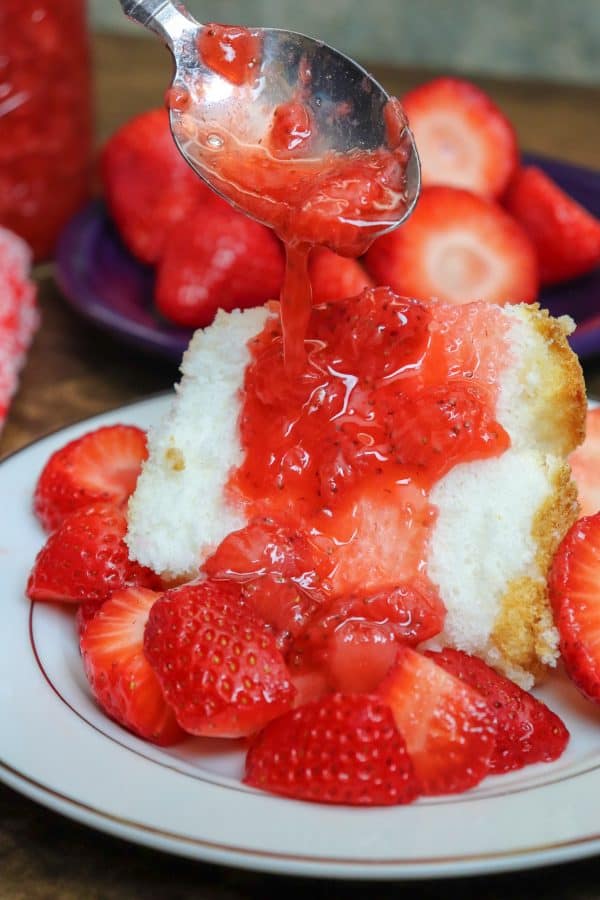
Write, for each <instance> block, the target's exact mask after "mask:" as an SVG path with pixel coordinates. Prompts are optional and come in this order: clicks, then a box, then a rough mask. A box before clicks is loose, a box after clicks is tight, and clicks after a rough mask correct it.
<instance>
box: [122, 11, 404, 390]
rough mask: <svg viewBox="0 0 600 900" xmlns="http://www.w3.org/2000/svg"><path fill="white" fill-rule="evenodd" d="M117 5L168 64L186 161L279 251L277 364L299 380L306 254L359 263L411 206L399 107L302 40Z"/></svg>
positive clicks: (306, 303)
mask: <svg viewBox="0 0 600 900" xmlns="http://www.w3.org/2000/svg"><path fill="white" fill-rule="evenodd" d="M121 5H122V7H123V9H124V11H125V12H126V14H128V15H129V16H130V17H131V18H133V19H135V20H136V21H138V22H140V23H141V24H143V25H145V26H147V27H149V28H151V29H152V30H154V31H155V32H157V33H158V34H159V35H160V37H161V38H162V39H163V40H164V41H165V42H166V43H167V45H168V47H169V49H170V50H171V52H172V54H173V57H174V60H175V64H176V69H175V75H174V78H173V86H172V88H171V90H170V91H169V93H168V103H169V107H170V117H171V127H172V130H173V135H174V138H175V141H176V143H177V145H178V147H179V149H180V151H181V152H182V154H183V155H184V157H185V158H186V160H187V161H188V162H189V164H190V165H191V166H192V167H193V168H194V169H195V170H196V171H197V172H198V174H199V175H201V176H202V178H204V179H205V180H206V181H207V182H208V183H209V184H210V185H211V187H213V188H214V190H216V191H217V192H218V193H219V194H221V196H223V197H224V198H225V199H226V200H228V201H229V202H231V203H232V204H233V205H235V206H237V207H238V208H239V209H240V210H242V211H243V212H245V213H247V214H248V215H250V216H252V217H254V218H255V219H257V220H258V221H260V222H263V223H264V224H266V225H269V226H270V227H272V228H273V229H274V230H275V231H276V233H277V234H278V235H279V236H280V237H281V239H282V240H283V241H284V243H285V245H286V249H287V273H286V277H285V282H284V287H283V291H282V295H281V320H282V328H283V340H284V348H285V360H286V368H288V370H289V371H290V372H300V370H301V368H302V365H303V363H304V361H305V359H306V351H305V347H304V340H305V337H306V329H307V326H308V321H309V318H310V310H311V293H310V283H309V279H308V274H307V262H308V255H309V253H310V249H311V247H313V246H315V245H321V246H326V247H329V248H330V249H332V250H334V251H336V252H337V253H341V254H342V255H346V256H359V255H361V254H362V253H364V252H365V251H366V249H367V248H368V247H369V245H370V244H371V243H372V242H373V241H374V240H375V238H376V237H378V236H379V235H381V234H383V233H385V232H386V231H390V230H391V229H393V228H395V227H396V226H397V225H399V224H400V223H401V222H402V221H403V220H404V219H405V218H406V216H408V215H409V214H410V212H411V211H412V208H413V206H414V204H415V202H416V199H417V196H418V192H419V187H420V175H419V163H418V158H417V154H416V149H415V146H414V141H413V138H412V135H411V133H410V131H409V129H408V126H407V123H406V119H405V117H404V114H403V112H402V108H401V106H400V104H399V102H398V101H397V100H395V99H392V98H390V97H389V96H388V95H387V93H386V92H385V91H384V89H383V88H382V87H381V86H380V85H379V84H378V83H377V82H376V81H375V80H374V79H373V78H372V77H371V76H370V75H369V74H368V73H367V72H365V70H364V69H362V68H361V67H360V66H359V65H358V64H357V63H355V62H354V61H353V60H351V59H349V58H348V57H346V56H344V55H343V54H341V53H339V52H338V51H336V50H333V49H332V48H331V47H328V46H327V45H326V44H323V43H322V42H319V41H315V40H312V39H311V38H307V37H305V36H304V35H300V34H297V33H294V32H288V31H282V30H279V29H272V28H256V29H249V28H244V27H241V26H232V25H218V24H209V25H201V24H199V23H198V22H196V21H195V20H194V19H193V18H192V17H191V16H190V15H189V14H188V13H187V12H185V11H184V10H183V9H182V7H181V6H180V5H178V6H177V8H176V7H175V6H174V5H173V4H171V3H164V0H121Z"/></svg>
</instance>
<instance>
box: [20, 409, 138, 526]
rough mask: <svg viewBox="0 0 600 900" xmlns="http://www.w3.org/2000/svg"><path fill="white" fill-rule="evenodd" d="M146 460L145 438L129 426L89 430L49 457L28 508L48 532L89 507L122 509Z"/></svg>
mask: <svg viewBox="0 0 600 900" xmlns="http://www.w3.org/2000/svg"><path fill="white" fill-rule="evenodd" d="M147 455H148V450H147V447H146V434H145V432H144V431H142V430H141V429H140V428H135V427H134V426H132V425H109V426H106V427H105V428H98V429H97V430H96V431H91V432H89V433H88V434H85V435H84V436H83V437H80V438H77V440H74V441H71V442H70V443H68V444H67V445H66V446H65V447H62V448H61V449H60V450H57V451H56V453H53V454H52V456H51V457H50V459H49V460H48V462H47V463H46V465H45V466H44V469H43V470H42V474H41V475H40V477H39V480H38V483H37V486H36V489H35V494H34V499H33V505H34V510H35V512H36V514H37V516H38V518H39V520H40V522H41V523H42V525H43V526H44V528H45V529H46V530H47V531H54V529H55V528H58V526H59V525H61V524H62V522H63V521H64V519H65V517H66V516H67V515H69V514H70V513H72V512H75V510H78V509H82V508H83V507H85V506H91V505H92V504H94V503H111V504H114V505H115V506H124V505H125V503H126V502H127V500H128V499H129V497H130V495H131V494H132V493H133V491H134V488H135V485H136V482H137V479H138V475H139V474H140V470H141V468H142V463H143V462H144V460H145V459H146V457H147Z"/></svg>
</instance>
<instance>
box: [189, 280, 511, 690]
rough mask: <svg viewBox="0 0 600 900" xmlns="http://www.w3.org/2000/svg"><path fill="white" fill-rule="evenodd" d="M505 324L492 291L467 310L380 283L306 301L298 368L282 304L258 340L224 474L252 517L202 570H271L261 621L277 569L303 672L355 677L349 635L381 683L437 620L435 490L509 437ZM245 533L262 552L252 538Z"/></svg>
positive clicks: (248, 573)
mask: <svg viewBox="0 0 600 900" xmlns="http://www.w3.org/2000/svg"><path fill="white" fill-rule="evenodd" d="M505 329H506V324H505V322H503V319H502V312H501V310H500V309H498V308H497V307H493V306H491V305H484V304H478V305H477V304H476V305H473V307H470V308H469V309H468V310H465V312H464V313H463V316H462V318H461V317H457V315H456V307H450V306H446V305H445V304H428V303H421V302H419V301H416V300H409V299H406V298H400V297H398V296H397V295H395V294H394V293H393V292H392V291H391V290H389V289H388V288H375V289H367V290H365V291H364V292H363V293H362V294H361V295H359V296H358V297H354V298H348V299H347V300H345V301H343V302H333V303H329V304H324V305H321V306H318V307H314V308H313V310H312V313H311V316H310V320H309V323H308V331H307V340H306V346H307V348H308V352H307V355H306V359H305V360H304V362H303V364H302V367H301V369H300V370H299V372H298V373H292V372H290V370H289V367H288V366H287V365H286V363H285V359H284V344H283V334H282V327H281V323H280V320H279V318H278V317H277V316H275V315H273V316H272V317H270V319H269V320H268V321H267V323H266V325H265V328H264V330H263V332H262V333H261V334H259V335H257V336H256V337H255V338H254V339H253V340H252V341H251V342H250V345H249V346H250V351H251V362H250V364H249V366H248V367H247V369H246V374H245V382H244V390H243V393H242V398H243V402H242V410H241V416H240V435H241V442H242V446H243V448H244V461H243V463H242V465H241V466H240V467H239V468H238V469H237V470H235V471H234V472H233V473H232V475H231V477H230V480H229V484H228V492H229V495H230V498H231V500H232V502H233V503H234V504H235V505H237V506H238V507H239V506H240V505H242V507H243V508H244V510H245V514H246V516H247V518H248V521H249V523H250V524H249V525H248V526H247V527H246V528H245V529H242V530H241V531H240V532H237V533H236V534H235V535H233V536H230V538H228V539H226V540H225V541H224V542H223V544H222V545H221V547H219V548H218V549H217V551H216V553H215V555H214V556H213V557H212V558H211V560H209V561H208V563H207V565H206V570H207V572H208V573H209V574H211V575H213V576H217V577H224V578H234V579H238V580H239V579H240V578H242V579H243V580H244V582H245V583H246V584H249V583H252V582H255V583H256V586H255V588H254V590H258V591H260V590H261V588H260V586H259V584H260V580H261V579H264V577H265V575H268V574H269V573H271V575H274V576H275V583H274V584H271V583H269V585H268V587H269V592H270V594H269V598H268V606H269V611H270V612H269V615H267V616H266V617H265V618H266V619H267V621H273V612H272V610H273V609H275V610H277V608H278V607H277V597H276V594H277V583H279V584H280V585H281V598H282V603H284V602H285V603H287V604H290V603H291V602H295V603H300V606H299V607H297V609H298V615H296V616H295V619H294V620H295V621H296V622H297V623H298V624H299V627H298V629H296V628H295V627H292V629H291V630H290V629H289V628H288V632H287V633H286V635H285V638H284V641H283V643H282V648H284V649H285V650H286V653H287V659H288V664H289V665H290V668H291V670H292V672H293V674H294V676H301V677H304V676H308V675H311V674H312V673H313V672H314V671H315V670H317V671H322V670H323V665H324V663H323V660H326V659H327V658H329V659H331V660H334V668H336V669H337V676H336V677H337V679H338V681H337V682H335V684H334V688H335V689H339V688H340V687H341V686H342V685H346V686H347V685H348V684H353V681H352V680H351V679H350V680H348V674H347V673H348V672H349V671H351V669H352V665H350V666H349V665H347V661H348V659H349V658H350V657H349V656H348V648H347V646H342V649H341V651H340V652H338V650H339V646H340V642H341V643H342V644H344V642H346V643H347V642H350V643H352V642H354V643H356V642H359V643H360V642H362V644H363V646H362V647H361V646H358V648H357V650H356V654H357V658H358V657H360V659H361V660H362V661H363V666H364V667H365V666H366V667H368V668H370V670H371V671H372V672H373V673H374V674H373V681H375V680H376V677H377V672H379V670H380V669H381V667H382V666H383V665H384V664H385V659H387V657H388V656H389V655H390V654H391V653H392V652H393V648H392V646H391V644H392V643H393V642H394V641H397V640H400V641H402V642H408V643H410V642H413V643H418V642H420V641H421V640H424V639H425V638H426V637H430V636H432V635H433V634H435V633H437V632H438V631H440V630H441V628H442V627H443V604H442V602H441V599H440V598H439V593H438V591H437V589H436V588H435V587H434V585H433V584H432V583H431V582H430V581H429V579H428V577H427V572H426V560H427V555H428V549H427V548H428V542H429V539H430V535H431V532H432V529H433V527H434V525H435V520H436V508H435V506H434V505H433V504H432V503H431V501H430V494H431V490H432V488H433V487H434V485H435V484H436V483H437V482H438V481H439V480H440V479H441V478H442V477H443V476H444V475H445V474H446V473H447V472H448V471H450V469H452V468H453V467H454V466H456V465H458V464H459V463H464V462H469V461H473V460H476V459H486V458H490V457H494V456H497V455H499V454H501V453H503V452H504V451H505V450H506V449H507V448H508V446H509V443H510V441H509V437H508V435H507V433H506V432H505V431H504V429H503V428H502V427H501V426H500V425H499V424H498V422H497V421H495V418H494V410H495V400H496V390H497V388H496V386H495V385H496V383H497V380H498V375H499V373H500V371H501V368H502V366H503V360H504V358H505V351H506V347H503V334H504V332H505ZM486 334H490V335H492V334H493V335H494V344H493V346H492V344H490V343H488V339H487V338H486ZM277 529H279V530H280V534H279V537H277V539H275V538H274V537H273V535H274V534H275V532H276V531H277ZM261 533H262V534H263V538H264V540H262V542H261V538H260V534H261ZM283 534H287V535H288V537H287V538H286V540H287V541H288V543H289V541H290V540H292V539H294V540H302V541H303V544H302V546H303V548H304V549H303V554H302V561H301V564H298V565H297V568H294V566H293V565H291V564H288V568H287V569H284V568H282V566H281V560H282V559H288V558H289V553H288V551H286V549H285V541H283V540H282V537H281V535H283ZM250 535H252V541H253V543H254V546H261V545H262V546H265V547H268V548H269V552H268V553H265V554H263V555H262V556H260V555H258V556H257V555H256V553H255V554H254V556H253V555H252V554H249V553H248V552H247V551H246V550H244V549H243V547H244V544H246V545H247V543H248V541H249V539H250ZM292 536H293V538H292ZM240 559H242V560H244V565H241V564H240ZM254 560H260V564H259V562H256V561H254ZM240 572H242V573H243V574H242V575H240ZM305 584H306V585H309V587H310V590H309V591H306V592H305V591H304V587H303V585H305ZM398 590H399V591H400V596H401V602H400V603H399V604H398V605H397V607H393V606H390V607H389V610H390V612H389V615H388V614H387V613H386V612H385V611H384V612H383V613H382V612H381V610H382V609H384V610H385V608H386V607H385V606H384V605H383V604H379V603H374V601H373V598H374V597H376V596H377V595H379V594H382V595H384V596H393V594H394V592H395V591H398ZM285 591H287V592H290V596H289V597H287V598H286V599H284V592H285ZM299 598H300V600H299ZM302 598H304V599H302ZM410 598H412V599H410ZM348 610H350V612H348ZM360 610H363V613H360ZM419 615H422V616H424V618H423V620H422V625H420V626H418V627H417V630H416V632H415V633H414V634H413V631H414V628H415V627H416V623H417V622H418V621H419ZM350 619H351V620H352V621H351V622H350ZM405 620H406V622H405V624H404V625H403V624H402V623H403V622H404V621H405ZM411 635H412V637H411ZM371 637H372V642H373V647H372V648H371V649H372V650H373V653H372V655H371V656H372V658H371V659H370V661H368V659H367V657H368V653H369V652H370V651H368V652H367V653H365V650H364V644H366V643H371ZM332 641H333V643H332ZM336 642H337V643H336ZM385 644H387V649H386V647H385V646H384V645H385ZM336 648H337V649H336ZM350 652H353V651H350ZM340 653H343V655H340ZM331 654H334V655H333V656H331ZM335 659H337V660H338V662H335ZM340 667H342V668H341V669H340ZM342 670H343V671H342ZM365 671H366V670H365ZM344 673H345V674H344ZM363 674H364V673H363ZM361 677H362V676H361ZM364 677H365V678H366V677H367V675H364ZM369 677H370V676H369ZM340 679H342V681H340ZM368 683H370V682H368Z"/></svg>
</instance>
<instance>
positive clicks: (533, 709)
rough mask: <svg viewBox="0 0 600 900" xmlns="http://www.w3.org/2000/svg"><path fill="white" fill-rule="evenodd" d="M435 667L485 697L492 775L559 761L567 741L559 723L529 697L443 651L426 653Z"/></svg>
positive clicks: (467, 659) (472, 660) (471, 661)
mask: <svg viewBox="0 0 600 900" xmlns="http://www.w3.org/2000/svg"><path fill="white" fill-rule="evenodd" d="M426 656H428V657H429V658H430V659H432V660H433V661H434V662H435V663H437V665H438V666H442V668H444V669H445V670H446V672H450V674H451V675H454V677H455V678H460V680H461V681H463V682H465V684H468V685H470V686H471V687H472V688H475V690H476V691H477V692H478V693H479V694H481V696H482V697H484V698H485V699H486V700H487V701H488V703H489V704H490V706H491V707H492V708H493V710H494V715H495V717H496V720H497V723H498V733H497V735H496V748H495V751H494V754H493V756H492V758H491V760H490V769H491V771H492V772H494V773H495V774H498V775H499V774H501V773H502V772H510V771H511V770H512V769H521V768H522V767H523V766H527V765H530V764H531V763H537V762H551V761H552V760H555V759H558V757H559V756H560V755H561V754H562V752H563V751H564V749H565V747H566V746H567V743H568V741H569V732H568V730H567V728H566V726H565V725H564V723H563V722H562V720H561V719H559V717H558V716H557V715H556V713H553V712H552V710H550V709H548V707H547V706H546V704H545V703H542V702H541V701H540V700H536V698H535V697H534V696H533V695H532V694H528V693H527V691H524V690H523V689H522V688H520V687H519V686H518V685H517V684H514V683H513V682H512V681H509V680H508V678H504V677H503V676H502V675H499V674H498V673H497V672H494V670H493V669H490V667H489V666H488V665H486V664H485V663H484V662H483V660H481V659H477V658H476V657H474V656H469V655H468V654H467V653H463V652H462V651H460V650H452V649H450V648H446V649H444V650H442V651H441V652H440V653H434V652H431V651H429V652H428V653H426Z"/></svg>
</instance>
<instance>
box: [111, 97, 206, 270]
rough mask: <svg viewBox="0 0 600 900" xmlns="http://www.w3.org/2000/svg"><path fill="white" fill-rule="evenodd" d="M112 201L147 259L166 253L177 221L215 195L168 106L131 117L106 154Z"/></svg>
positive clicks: (123, 231)
mask: <svg viewBox="0 0 600 900" xmlns="http://www.w3.org/2000/svg"><path fill="white" fill-rule="evenodd" d="M101 174H102V183H103V187H104V195H105V198H106V203H107V205H108V208H109V210H110V213H111V215H112V218H113V219H114V221H115V223H116V225H117V227H118V229H119V233H120V235H121V237H122V238H123V241H124V242H125V244H126V245H127V247H128V248H129V250H131V252H132V253H133V254H134V255H135V256H136V257H137V258H138V259H140V260H142V262H146V263H155V262H157V261H158V260H159V259H160V257H161V256H162V253H163V249H164V244H165V241H166V239H167V235H168V234H169V232H170V230H171V229H172V228H173V226H174V225H175V224H176V223H177V222H179V221H182V220H185V219H189V217H190V216H192V215H195V214H196V211H197V209H198V208H199V207H201V206H203V204H204V203H205V202H206V200H207V199H208V198H211V197H212V196H213V194H212V191H211V190H210V188H209V187H207V185H206V184H205V183H204V182H203V181H202V179H201V178H198V176H197V175H196V173H195V172H193V171H192V169H191V168H190V167H189V166H188V164H187V163H186V162H185V160H184V159H183V157H182V156H181V154H180V153H179V151H178V149H177V147H176V146H175V142H174V141H173V137H172V135H171V129H170V127H169V116H168V114H167V111H166V109H151V110H149V111H148V112H144V113H142V114H141V115H139V116H135V117H134V118H133V119H130V121H128V122H126V123H125V125H123V126H122V127H121V128H119V130H118V131H116V132H115V134H113V135H112V137H111V138H110V139H109V141H108V142H107V144H106V146H105V147H104V150H103V151H102V157H101Z"/></svg>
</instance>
